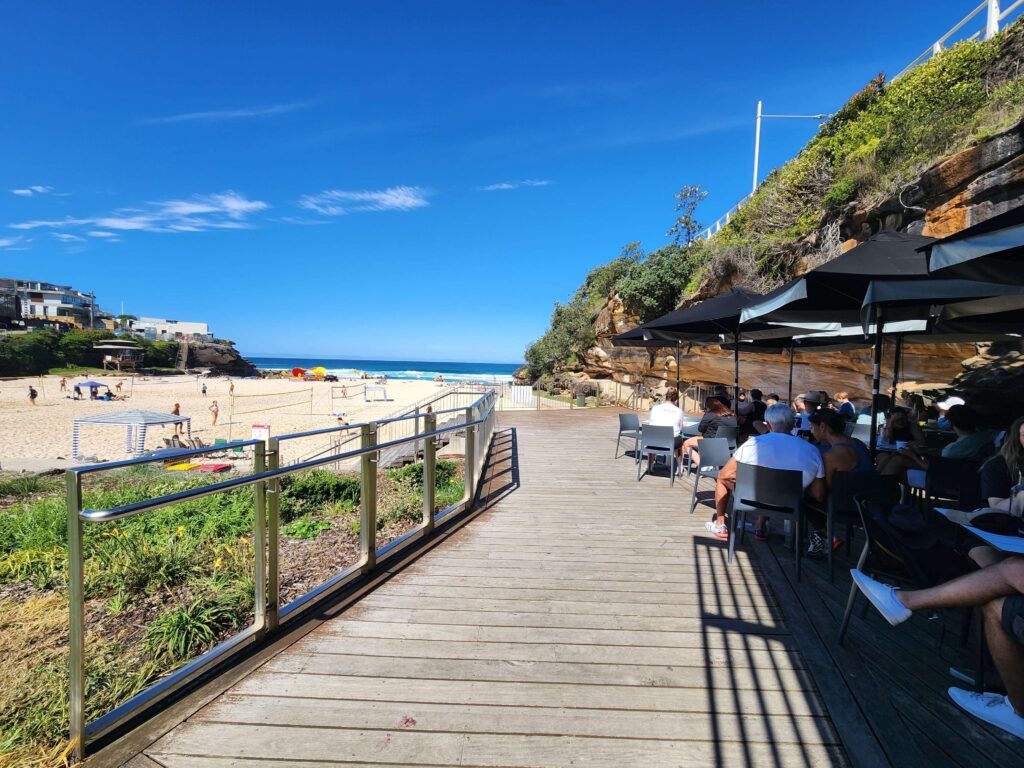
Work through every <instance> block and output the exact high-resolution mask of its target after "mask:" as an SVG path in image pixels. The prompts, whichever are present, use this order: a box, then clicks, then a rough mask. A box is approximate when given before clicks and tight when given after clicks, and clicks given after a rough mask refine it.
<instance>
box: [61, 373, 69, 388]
mask: <svg viewBox="0 0 1024 768" xmlns="http://www.w3.org/2000/svg"><path fill="white" fill-rule="evenodd" d="M60 391H61V392H67V391H68V380H67V379H65V378H64V377H63V376H62V377H61V380H60Z"/></svg>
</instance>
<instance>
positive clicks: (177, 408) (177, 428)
mask: <svg viewBox="0 0 1024 768" xmlns="http://www.w3.org/2000/svg"><path fill="white" fill-rule="evenodd" d="M171 415H172V416H181V404H180V403H175V404H174V407H173V408H172V409H171ZM181 433H182V422H180V421H176V422H174V434H176V435H180V434H181Z"/></svg>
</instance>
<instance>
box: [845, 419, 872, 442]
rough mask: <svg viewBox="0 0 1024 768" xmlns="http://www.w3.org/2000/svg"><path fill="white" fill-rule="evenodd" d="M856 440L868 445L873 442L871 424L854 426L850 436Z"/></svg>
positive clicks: (858, 423) (859, 423)
mask: <svg viewBox="0 0 1024 768" xmlns="http://www.w3.org/2000/svg"><path fill="white" fill-rule="evenodd" d="M849 436H850V437H852V438H853V439H854V440H860V441H861V442H862V443H868V442H869V441H870V440H871V424H862V423H861V422H859V421H858V422H857V423H856V424H854V425H853V431H851V432H850V434H849Z"/></svg>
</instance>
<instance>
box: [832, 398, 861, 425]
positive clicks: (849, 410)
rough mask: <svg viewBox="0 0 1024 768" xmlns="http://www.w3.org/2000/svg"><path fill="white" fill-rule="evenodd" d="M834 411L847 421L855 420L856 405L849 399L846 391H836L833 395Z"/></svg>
mask: <svg viewBox="0 0 1024 768" xmlns="http://www.w3.org/2000/svg"><path fill="white" fill-rule="evenodd" d="M834 399H835V403H836V413H838V414H839V415H840V416H842V417H843V418H844V419H846V420H847V421H856V420H857V406H855V405H854V404H853V401H852V400H850V394H849V393H848V392H836V396H835V398H834Z"/></svg>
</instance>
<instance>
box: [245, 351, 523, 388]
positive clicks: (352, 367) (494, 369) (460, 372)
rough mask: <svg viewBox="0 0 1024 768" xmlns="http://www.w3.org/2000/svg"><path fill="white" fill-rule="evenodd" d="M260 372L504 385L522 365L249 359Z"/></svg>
mask: <svg viewBox="0 0 1024 768" xmlns="http://www.w3.org/2000/svg"><path fill="white" fill-rule="evenodd" d="M248 359H249V360H251V361H252V362H253V364H254V365H255V366H256V367H257V368H259V369H260V370H271V371H281V370H285V371H290V370H291V369H292V368H305V369H306V370H309V369H310V368H317V367H322V368H325V369H326V370H327V372H328V373H333V374H334V375H335V376H338V377H339V378H354V377H355V376H357V375H358V374H357V373H356V371H364V372H366V373H367V374H369V375H370V376H380V375H382V374H386V375H387V377H388V378H389V379H420V380H426V381H433V380H434V379H436V378H437V377H438V376H442V377H444V380H445V381H485V382H487V383H491V384H493V383H500V382H504V381H511V380H512V373H513V372H514V371H515V370H516V368H518V367H519V366H520V365H522V364H521V363H518V364H517V363H453V362H433V361H422V360H348V359H340V360H339V359H332V358H329V357H249V358H248Z"/></svg>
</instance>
